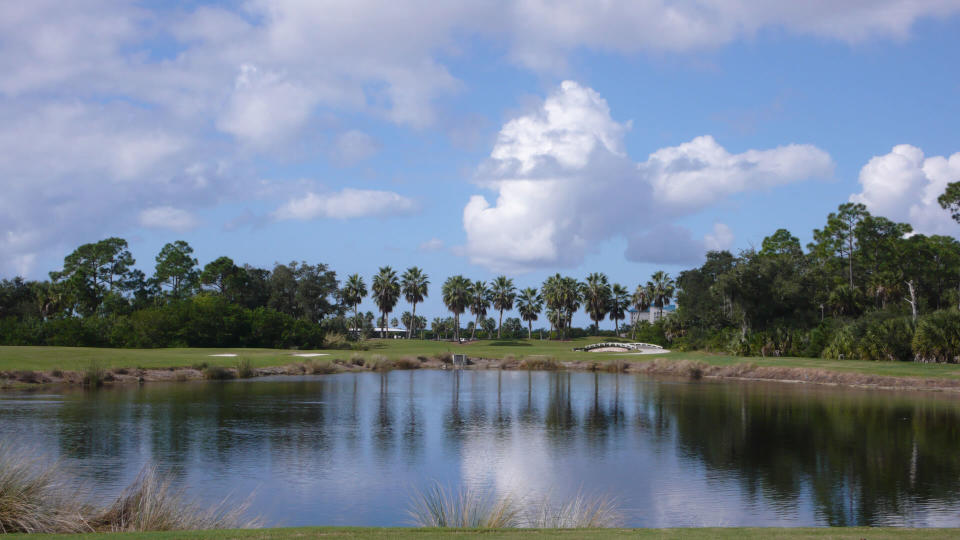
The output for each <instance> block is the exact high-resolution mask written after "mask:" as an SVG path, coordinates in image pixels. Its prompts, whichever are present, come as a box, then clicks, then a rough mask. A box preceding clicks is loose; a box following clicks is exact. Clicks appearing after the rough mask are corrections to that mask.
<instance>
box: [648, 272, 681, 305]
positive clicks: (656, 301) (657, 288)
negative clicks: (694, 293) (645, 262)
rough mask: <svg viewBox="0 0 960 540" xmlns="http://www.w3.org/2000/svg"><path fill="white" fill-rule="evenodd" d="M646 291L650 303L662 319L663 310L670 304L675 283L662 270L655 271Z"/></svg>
mask: <svg viewBox="0 0 960 540" xmlns="http://www.w3.org/2000/svg"><path fill="white" fill-rule="evenodd" d="M647 289H648V291H649V292H650V301H651V303H652V304H653V305H654V306H656V308H657V309H658V310H659V312H660V316H661V317H663V308H664V306H667V305H669V304H670V299H671V298H673V293H674V292H675V291H676V282H674V281H673V278H671V277H670V274H667V273H666V272H664V271H663V270H657V271H656V272H654V273H653V276H651V278H650V282H649V283H648V284H647Z"/></svg>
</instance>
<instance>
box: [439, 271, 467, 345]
mask: <svg viewBox="0 0 960 540" xmlns="http://www.w3.org/2000/svg"><path fill="white" fill-rule="evenodd" d="M441 292H442V293H443V303H444V305H446V306H447V309H449V310H450V312H451V313H453V336H454V339H456V340H457V343H460V314H461V313H463V312H464V311H465V310H466V309H467V306H468V305H470V280H469V279H467V278H465V277H463V276H461V275H456V276H450V277H448V278H447V280H446V281H444V282H443V288H442V290H441Z"/></svg>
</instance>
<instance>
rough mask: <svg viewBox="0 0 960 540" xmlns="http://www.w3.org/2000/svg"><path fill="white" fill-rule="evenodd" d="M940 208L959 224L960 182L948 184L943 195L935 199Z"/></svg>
mask: <svg viewBox="0 0 960 540" xmlns="http://www.w3.org/2000/svg"><path fill="white" fill-rule="evenodd" d="M937 202H939V203H940V207H941V208H943V209H944V210H948V211H949V212H950V217H952V218H953V220H954V221H956V222H958V223H960V182H950V183H949V184H947V189H946V190H944V192H943V194H941V195H940V196H939V197H937Z"/></svg>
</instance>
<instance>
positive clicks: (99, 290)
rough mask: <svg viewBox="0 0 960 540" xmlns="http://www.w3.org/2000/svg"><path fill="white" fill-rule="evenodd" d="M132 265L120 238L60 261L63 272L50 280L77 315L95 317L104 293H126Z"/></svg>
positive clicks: (83, 248) (89, 246) (90, 246)
mask: <svg viewBox="0 0 960 540" xmlns="http://www.w3.org/2000/svg"><path fill="white" fill-rule="evenodd" d="M134 263H135V261H134V259H133V255H131V254H130V251H129V249H128V246H127V241H126V240H124V239H122V238H116V237H112V238H107V239H104V240H100V241H99V242H94V243H90V244H83V245H81V246H80V247H78V248H77V249H75V250H74V251H73V252H72V253H70V254H69V255H67V256H66V257H65V258H64V259H63V270H61V271H59V272H51V273H50V278H51V280H52V281H53V282H54V283H55V284H56V285H57V286H58V288H59V290H60V291H61V294H62V295H63V298H65V299H66V301H67V303H68V304H69V305H70V307H71V308H72V309H73V311H76V312H77V313H79V314H81V315H84V316H87V315H92V314H93V313H95V312H96V311H97V310H98V309H99V308H100V305H101V304H102V303H103V300H104V297H105V296H106V295H107V294H108V293H114V292H121V291H123V290H126V289H127V285H128V282H129V278H130V275H131V272H132V270H133V265H134Z"/></svg>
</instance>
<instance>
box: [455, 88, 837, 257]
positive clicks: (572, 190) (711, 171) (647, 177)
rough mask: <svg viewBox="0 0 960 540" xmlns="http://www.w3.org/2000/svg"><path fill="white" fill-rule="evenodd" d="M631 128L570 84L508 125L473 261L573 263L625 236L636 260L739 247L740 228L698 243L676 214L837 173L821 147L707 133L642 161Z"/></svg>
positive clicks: (488, 169) (475, 201) (467, 215)
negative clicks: (735, 144) (765, 144)
mask: <svg viewBox="0 0 960 540" xmlns="http://www.w3.org/2000/svg"><path fill="white" fill-rule="evenodd" d="M627 129H629V126H628V125H626V124H621V123H618V122H616V121H615V120H613V119H612V117H611V115H610V109H609V107H608V106H607V103H606V101H605V100H604V99H603V98H602V97H600V96H599V95H598V94H597V92H595V91H594V90H592V89H590V88H586V87H583V86H581V85H579V84H577V83H575V82H572V81H566V82H564V83H563V84H561V85H560V87H559V88H558V89H557V90H556V91H555V92H554V93H553V94H551V95H550V96H549V97H547V99H546V100H545V101H544V103H543V106H542V107H541V108H540V109H538V110H536V111H534V112H532V113H530V114H528V115H524V116H521V117H519V118H515V119H513V120H510V121H509V122H507V123H506V124H505V125H504V126H503V129H502V130H501V132H500V136H499V137H498V138H497V142H496V144H495V146H494V148H493V151H492V152H491V154H490V159H489V160H487V162H486V163H484V164H483V165H482V166H481V167H480V168H479V172H478V176H477V183H478V184H479V185H481V186H483V187H486V188H489V189H492V190H495V191H496V193H497V196H496V200H495V203H494V204H491V203H490V202H489V201H488V200H487V198H486V197H485V196H483V195H474V196H473V197H471V198H470V201H469V202H468V203H467V205H466V207H465V208H464V211H463V224H464V229H465V230H466V233H467V244H466V253H467V255H469V257H470V258H471V260H472V261H473V262H476V263H478V264H482V265H485V266H488V267H491V268H493V269H497V270H501V269H503V270H513V271H522V270H529V269H532V268H536V267H543V266H556V265H560V266H574V265H576V264H578V263H579V262H580V261H582V260H583V258H584V256H585V255H586V254H587V253H588V252H590V251H591V250H594V249H596V248H597V247H598V246H599V244H601V243H602V242H604V241H606V240H608V239H610V238H612V237H615V236H618V235H625V236H627V240H628V248H627V252H626V255H627V257H628V258H629V259H631V260H636V261H648V262H675V263H680V262H691V261H695V260H696V258H697V257H698V256H699V255H702V254H703V252H704V251H705V250H706V249H717V248H726V247H729V245H730V244H731V242H732V232H731V231H730V229H729V228H728V227H726V225H722V224H718V225H717V226H716V227H715V229H714V230H713V231H712V233H711V234H710V235H708V237H707V238H706V239H704V240H693V239H692V237H691V235H690V233H689V231H687V230H686V229H683V228H681V227H678V226H676V225H674V224H671V223H669V221H670V220H673V219H676V218H678V217H682V216H683V215H686V214H689V213H690V212H693V211H695V210H698V209H701V208H703V207H705V206H707V205H708V204H711V203H714V202H716V201H717V200H718V199H719V198H721V197H724V196H727V195H730V194H733V193H738V192H742V191H747V190H754V189H763V188H769V187H771V186H776V185H780V184H785V183H789V182H795V181H798V180H803V179H807V178H813V177H824V176H829V175H830V174H831V172H832V168H833V162H832V161H831V159H830V157H829V156H828V155H827V154H826V153H825V152H824V151H822V150H820V149H818V148H816V147H813V146H809V145H789V146H783V147H779V148H775V149H771V150H748V151H746V152H743V153H741V154H731V153H730V152H728V151H727V150H725V149H724V148H723V147H721V146H720V145H719V144H717V142H716V141H714V140H713V138H712V137H709V136H704V137H697V138H696V139H694V140H693V141H690V142H688V143H684V144H681V145H679V146H675V147H669V148H663V149H660V150H657V151H656V152H654V153H652V154H650V156H649V158H648V159H647V160H646V161H644V162H641V163H635V162H633V161H631V159H630V158H629V156H627V155H626V153H625V152H624V150H623V137H624V134H625V133H626V131H627ZM670 250H672V254H671V253H668V251H670Z"/></svg>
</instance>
